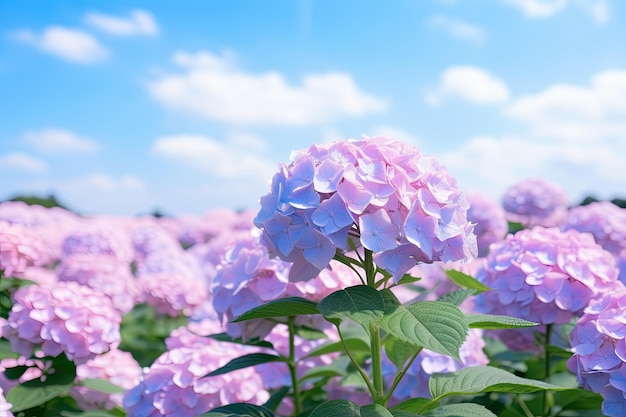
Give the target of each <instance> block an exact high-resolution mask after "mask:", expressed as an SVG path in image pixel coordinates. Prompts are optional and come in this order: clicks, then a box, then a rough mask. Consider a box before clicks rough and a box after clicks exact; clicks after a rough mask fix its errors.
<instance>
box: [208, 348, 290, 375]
mask: <svg viewBox="0 0 626 417" xmlns="http://www.w3.org/2000/svg"><path fill="white" fill-rule="evenodd" d="M284 361H285V358H281V357H280V356H276V355H270V354H267V353H249V354H247V355H243V356H239V357H238V358H235V359H233V360H231V361H230V362H228V363H227V364H226V365H224V366H222V367H221V368H217V369H216V370H214V371H212V372H209V373H208V374H206V375H205V377H207V376H216V375H222V374H227V373H228V372H232V371H236V370H237V369H243V368H248V367H250V366H255V365H260V364H262V363H268V362H284Z"/></svg>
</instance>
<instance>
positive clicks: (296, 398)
mask: <svg viewBox="0 0 626 417" xmlns="http://www.w3.org/2000/svg"><path fill="white" fill-rule="evenodd" d="M295 320H296V318H295V317H293V316H291V317H289V319H288V326H289V362H287V364H288V365H289V373H290V374H291V385H292V386H293V402H294V406H295V411H296V415H299V414H301V413H302V399H301V398H300V387H299V386H298V374H297V367H298V364H297V362H296V344H295V333H296V326H295Z"/></svg>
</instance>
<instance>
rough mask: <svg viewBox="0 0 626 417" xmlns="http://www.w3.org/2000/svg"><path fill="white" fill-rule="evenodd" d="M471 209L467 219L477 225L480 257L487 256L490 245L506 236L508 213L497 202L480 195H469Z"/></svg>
mask: <svg viewBox="0 0 626 417" xmlns="http://www.w3.org/2000/svg"><path fill="white" fill-rule="evenodd" d="M467 198H468V200H469V202H470V208H469V210H468V211H467V219H468V220H469V221H470V222H472V223H474V224H476V226H474V233H475V234H476V239H477V241H478V256H480V257H484V256H487V253H488V252H489V245H491V244H492V243H495V242H498V241H500V240H502V239H504V237H505V236H506V234H507V232H508V231H509V224H508V222H507V220H506V212H505V211H504V209H503V208H502V207H501V206H500V205H498V203H496V202H495V201H493V200H491V199H490V198H488V197H486V196H485V195H483V194H480V193H468V195H467Z"/></svg>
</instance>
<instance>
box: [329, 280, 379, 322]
mask: <svg viewBox="0 0 626 417" xmlns="http://www.w3.org/2000/svg"><path fill="white" fill-rule="evenodd" d="M317 307H318V309H319V311H320V313H322V315H323V316H324V318H325V319H326V320H328V321H330V322H332V323H335V324H337V323H340V322H341V321H342V320H344V319H350V320H354V321H356V322H357V323H359V324H360V325H362V326H363V328H365V329H369V324H370V322H372V321H374V322H378V321H379V320H380V318H381V317H382V316H383V312H384V309H385V303H384V300H383V297H382V295H381V294H380V293H379V292H378V291H377V290H376V289H374V288H372V287H368V286H366V285H357V286H355V287H348V288H345V289H343V290H339V291H335V292H334V293H332V294H330V295H329V296H327V297H326V298H324V299H323V300H322V301H320V303H319V304H318V306H317Z"/></svg>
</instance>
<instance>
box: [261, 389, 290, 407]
mask: <svg viewBox="0 0 626 417" xmlns="http://www.w3.org/2000/svg"><path fill="white" fill-rule="evenodd" d="M290 390H291V387H280V388H279V389H278V390H276V391H275V392H273V393H272V395H271V396H270V398H269V399H268V400H267V401H266V402H265V404H263V407H265V408H268V409H270V410H276V408H278V406H279V405H280V403H281V402H283V399H284V398H285V396H286V395H287V394H289V391H290Z"/></svg>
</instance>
